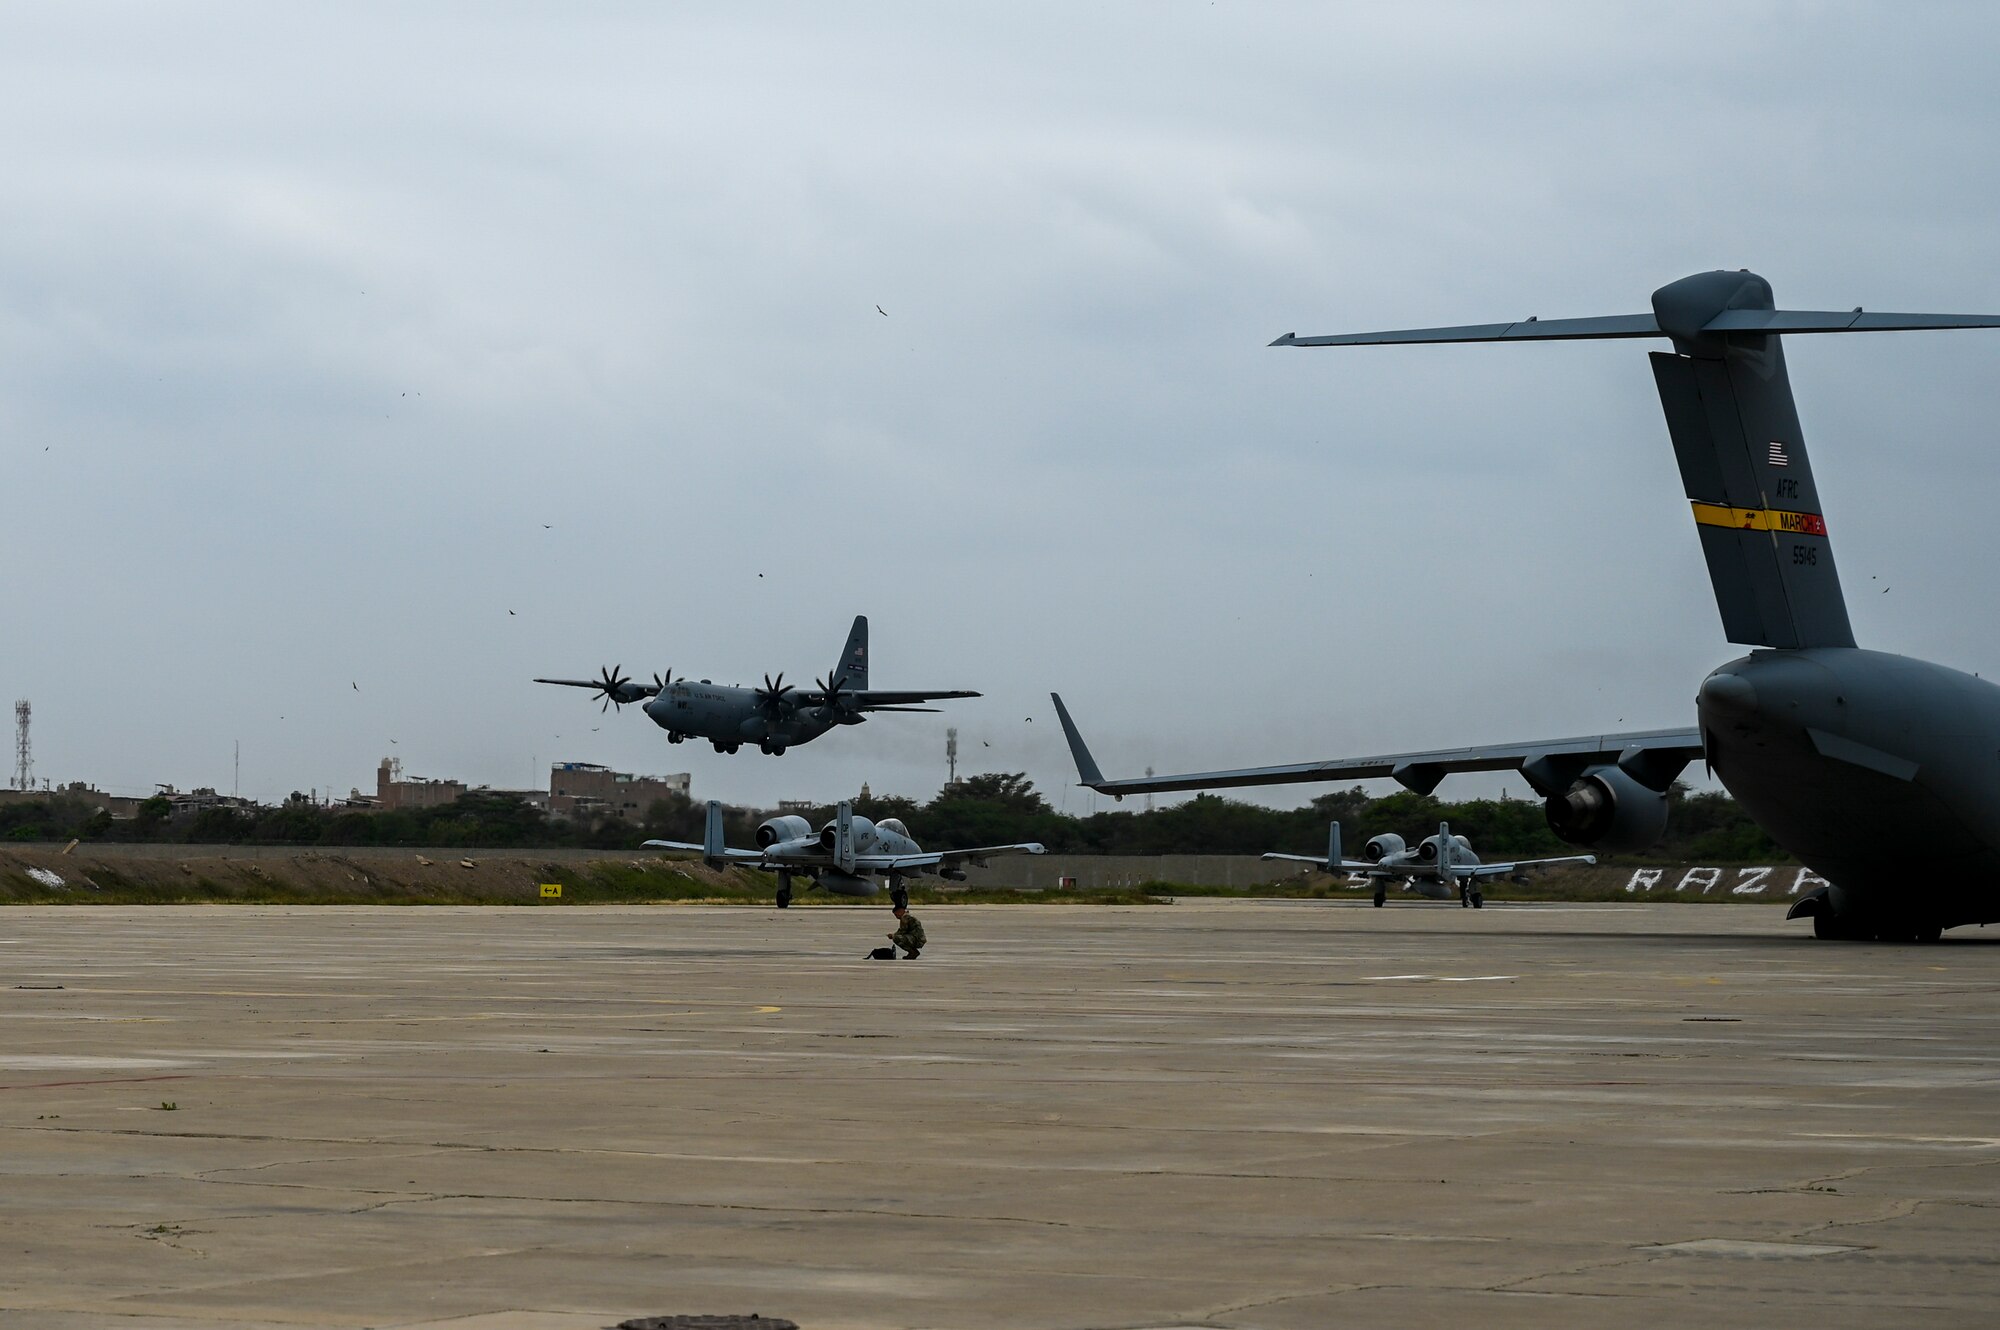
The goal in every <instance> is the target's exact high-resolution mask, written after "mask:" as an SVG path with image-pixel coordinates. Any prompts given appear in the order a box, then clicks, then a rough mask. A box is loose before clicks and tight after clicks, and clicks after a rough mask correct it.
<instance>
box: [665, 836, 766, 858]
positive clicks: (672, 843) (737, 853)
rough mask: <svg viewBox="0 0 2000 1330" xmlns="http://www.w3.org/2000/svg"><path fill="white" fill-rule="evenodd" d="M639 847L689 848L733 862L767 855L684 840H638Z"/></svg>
mask: <svg viewBox="0 0 2000 1330" xmlns="http://www.w3.org/2000/svg"><path fill="white" fill-rule="evenodd" d="M639 848H640V849H642V850H691V851H693V852H694V853H695V854H699V855H701V856H702V857H704V858H714V857H717V855H718V854H719V855H720V857H721V858H723V859H726V860H728V861H729V862H730V863H733V864H747V863H757V862H762V861H763V860H764V859H765V858H766V857H767V856H766V855H765V854H764V852H763V851H762V850H732V849H730V848H728V847H727V846H723V847H722V848H721V850H720V851H717V850H714V849H712V848H711V847H709V846H706V845H690V844H689V843H688V842H686V841H684V840H649V841H641V842H639Z"/></svg>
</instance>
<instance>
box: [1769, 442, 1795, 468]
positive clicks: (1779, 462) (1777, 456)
mask: <svg viewBox="0 0 2000 1330" xmlns="http://www.w3.org/2000/svg"><path fill="white" fill-rule="evenodd" d="M1770 461H1771V465H1772V466H1790V465H1791V464H1792V459H1791V458H1789V457H1787V456H1786V455H1785V445H1784V444H1782V443H1779V442H1778V441H1777V440H1776V439H1773V440H1771V453H1770Z"/></svg>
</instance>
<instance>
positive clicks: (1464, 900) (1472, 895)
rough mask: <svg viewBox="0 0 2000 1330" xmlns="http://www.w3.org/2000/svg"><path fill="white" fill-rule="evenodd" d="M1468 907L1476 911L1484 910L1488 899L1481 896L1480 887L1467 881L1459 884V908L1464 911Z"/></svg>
mask: <svg viewBox="0 0 2000 1330" xmlns="http://www.w3.org/2000/svg"><path fill="white" fill-rule="evenodd" d="M1468 905H1469V906H1471V907H1472V908H1473V909H1475V910H1479V909H1484V908H1485V906H1486V898H1485V897H1484V896H1482V895H1480V894H1479V888H1478V887H1476V886H1474V885H1473V884H1472V883H1471V882H1470V881H1465V882H1461V883H1459V884H1458V908H1459V909H1461V910H1462V909H1464V908H1465V907H1466V906H1468Z"/></svg>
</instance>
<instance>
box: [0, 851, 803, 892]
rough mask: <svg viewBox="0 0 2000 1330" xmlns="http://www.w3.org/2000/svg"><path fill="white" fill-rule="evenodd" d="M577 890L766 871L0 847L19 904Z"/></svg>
mask: <svg viewBox="0 0 2000 1330" xmlns="http://www.w3.org/2000/svg"><path fill="white" fill-rule="evenodd" d="M545 886H553V887H557V888H560V892H561V894H560V897H558V898H557V899H560V900H562V901H566V902H574V901H584V902H591V901H634V900H663V901H671V900H688V901H696V900H735V901H746V900H750V899H753V898H761V897H764V896H767V895H769V894H770V891H771V887H770V882H769V879H768V878H766V877H764V876H763V875H761V874H756V873H749V872H746V871H744V870H742V869H728V870H723V871H717V870H715V869H710V868H706V867H703V866H702V864H701V863H700V862H699V861H695V860H667V859H660V858H657V857H651V856H648V857H644V858H641V857H638V856H633V855H614V854H605V855H603V856H602V857H598V858H582V857H578V856H576V855H575V854H574V853H573V852H566V851H552V852H544V853H541V854H537V853H536V852H534V851H486V850H467V851H460V850H437V849H425V850H381V849H375V848H372V847H370V848H367V849H357V850H340V849H326V850H310V849H294V850H273V849H270V848H262V847H260V848H258V849H256V850H255V851H249V850H239V849H237V848H235V847H231V846H207V845H188V846H180V845H160V846H124V845H119V846H105V847H101V848H97V849H93V848H92V847H91V846H88V845H79V846H76V847H75V848H74V849H72V850H69V851H68V852H64V851H63V850H62V849H61V847H54V848H40V847H25V848H16V847H11V846H10V847H7V848H4V849H0V902H10V903H18V904H26V903H35V904H65V903H69V904H91V903H97V902H104V903H117V904H128V905H129V904H146V903H159V904H173V903H176V902H184V901H185V902H193V901H208V902H216V901H224V902H227V901H239V902H243V903H258V904H287V903H296V904H355V905H394V904H411V905H530V904H540V903H542V902H543V900H544V899H545V896H544V892H543V888H544V887H545Z"/></svg>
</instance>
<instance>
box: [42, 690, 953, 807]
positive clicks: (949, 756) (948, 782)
mask: <svg viewBox="0 0 2000 1330" xmlns="http://www.w3.org/2000/svg"><path fill="white" fill-rule="evenodd" d="M24 705H25V704H24ZM944 766H945V772H946V775H945V778H944V787H945V788H946V789H950V788H951V787H952V786H954V785H956V784H958V727H957V726H956V725H954V726H952V727H951V728H950V729H948V730H946V731H945V732H944Z"/></svg>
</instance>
